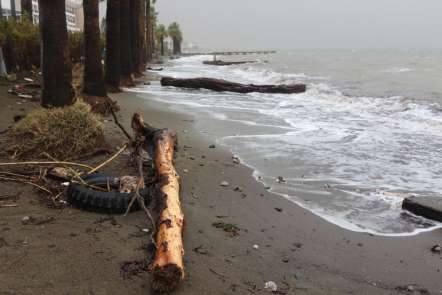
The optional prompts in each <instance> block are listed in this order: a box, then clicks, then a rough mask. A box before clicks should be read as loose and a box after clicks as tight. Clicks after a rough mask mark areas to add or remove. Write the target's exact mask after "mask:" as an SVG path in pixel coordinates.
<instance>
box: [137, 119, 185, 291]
mask: <svg viewBox="0 0 442 295" xmlns="http://www.w3.org/2000/svg"><path fill="white" fill-rule="evenodd" d="M132 128H133V129H134V131H135V133H136V134H137V135H141V136H143V137H144V138H146V140H145V143H146V144H145V146H144V148H145V149H146V150H147V151H148V152H149V153H150V155H151V157H152V159H153V162H154V168H155V173H156V179H157V181H158V182H157V183H156V184H155V185H154V186H155V189H154V190H153V191H154V192H153V194H154V195H153V198H155V199H156V200H157V201H158V203H160V204H161V205H160V206H159V207H160V212H159V220H158V223H157V231H156V233H157V234H156V237H155V242H156V245H157V249H156V253H155V260H154V262H153V263H152V266H151V270H152V274H153V282H152V288H153V290H154V291H156V292H171V291H173V290H175V289H176V288H177V287H178V285H179V284H180V283H181V282H182V281H183V279H184V263H183V255H184V247H183V226H184V214H183V211H182V209H181V201H180V195H179V193H180V178H179V175H178V173H177V171H176V170H175V167H174V165H173V159H174V153H175V147H176V144H177V135H176V132H175V131H174V130H171V129H163V130H158V129H155V128H152V127H149V126H146V125H145V124H144V122H143V118H142V116H141V115H140V114H135V115H134V116H133V119H132Z"/></svg>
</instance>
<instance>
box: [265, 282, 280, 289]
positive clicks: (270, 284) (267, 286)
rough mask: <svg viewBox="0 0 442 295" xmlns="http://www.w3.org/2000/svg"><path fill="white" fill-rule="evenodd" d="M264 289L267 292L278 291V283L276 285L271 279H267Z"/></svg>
mask: <svg viewBox="0 0 442 295" xmlns="http://www.w3.org/2000/svg"><path fill="white" fill-rule="evenodd" d="M264 289H266V290H267V291H268V292H276V291H278V285H276V283H275V282H273V281H268V282H266V283H265V285H264Z"/></svg>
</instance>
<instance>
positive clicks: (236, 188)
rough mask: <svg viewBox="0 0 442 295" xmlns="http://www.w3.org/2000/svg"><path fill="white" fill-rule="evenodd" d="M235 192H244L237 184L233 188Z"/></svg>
mask: <svg viewBox="0 0 442 295" xmlns="http://www.w3.org/2000/svg"><path fill="white" fill-rule="evenodd" d="M233 191H234V192H242V187H240V186H237V187H235V188H234V189H233Z"/></svg>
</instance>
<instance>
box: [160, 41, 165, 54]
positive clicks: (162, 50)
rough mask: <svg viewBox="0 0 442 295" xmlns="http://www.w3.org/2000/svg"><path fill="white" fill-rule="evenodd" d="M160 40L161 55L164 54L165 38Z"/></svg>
mask: <svg viewBox="0 0 442 295" xmlns="http://www.w3.org/2000/svg"><path fill="white" fill-rule="evenodd" d="M160 42H161V44H160V45H161V55H164V38H160Z"/></svg>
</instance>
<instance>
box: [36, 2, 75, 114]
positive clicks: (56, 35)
mask: <svg viewBox="0 0 442 295" xmlns="http://www.w3.org/2000/svg"><path fill="white" fill-rule="evenodd" d="M65 7H66V6H65V0H39V10H40V31H41V42H42V46H41V48H42V62H41V66H42V73H43V86H42V94H41V104H42V105H43V106H44V107H62V106H66V105H70V104H72V103H73V101H74V91H73V89H72V85H71V83H72V64H71V58H70V53H69V46H68V32H67V27H66V13H65V9H66V8H65Z"/></svg>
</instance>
